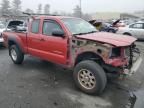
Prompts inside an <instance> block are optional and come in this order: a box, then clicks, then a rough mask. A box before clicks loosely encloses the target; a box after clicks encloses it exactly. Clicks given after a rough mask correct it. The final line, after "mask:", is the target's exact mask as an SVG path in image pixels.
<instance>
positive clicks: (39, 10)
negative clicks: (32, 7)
mask: <svg viewBox="0 0 144 108" xmlns="http://www.w3.org/2000/svg"><path fill="white" fill-rule="evenodd" d="M37 13H38V14H41V13H42V4H39V5H38V9H37Z"/></svg>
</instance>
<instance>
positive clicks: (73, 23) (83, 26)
mask: <svg viewBox="0 0 144 108" xmlns="http://www.w3.org/2000/svg"><path fill="white" fill-rule="evenodd" d="M62 21H63V22H64V24H65V25H66V27H67V28H68V29H69V31H70V32H71V33H72V34H73V35H82V34H89V33H94V32H97V30H96V28H95V27H94V26H92V25H91V24H90V23H88V22H87V21H85V20H82V19H79V18H63V19H62Z"/></svg>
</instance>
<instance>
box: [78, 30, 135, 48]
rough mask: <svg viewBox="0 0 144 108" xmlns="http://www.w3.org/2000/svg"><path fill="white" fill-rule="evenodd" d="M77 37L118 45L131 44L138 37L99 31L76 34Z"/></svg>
mask: <svg viewBox="0 0 144 108" xmlns="http://www.w3.org/2000/svg"><path fill="white" fill-rule="evenodd" d="M76 37H77V38H80V39H87V40H92V41H97V42H103V43H108V44H111V45H114V46H117V47H122V46H129V45H131V44H132V43H133V42H135V41H136V40H137V39H136V38H134V37H132V36H124V35H119V34H114V33H106V32H97V33H91V34H85V35H76Z"/></svg>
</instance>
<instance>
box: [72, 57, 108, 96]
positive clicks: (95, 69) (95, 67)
mask: <svg viewBox="0 0 144 108" xmlns="http://www.w3.org/2000/svg"><path fill="white" fill-rule="evenodd" d="M85 69H86V70H89V71H90V72H91V73H92V74H93V76H94V77H95V81H96V84H95V86H94V87H93V88H92V89H86V88H85V87H84V86H82V84H81V82H80V80H79V72H80V71H81V70H85ZM73 77H74V81H75V83H76V85H77V87H78V88H80V90H82V91H83V92H85V93H87V94H96V95H99V94H101V93H102V92H103V90H104V89H105V86H106V83H107V78H106V74H105V72H104V70H103V69H102V68H101V67H100V65H99V64H97V63H96V62H94V61H90V60H86V61H82V62H80V63H79V64H78V65H76V67H75V69H74V73H73Z"/></svg>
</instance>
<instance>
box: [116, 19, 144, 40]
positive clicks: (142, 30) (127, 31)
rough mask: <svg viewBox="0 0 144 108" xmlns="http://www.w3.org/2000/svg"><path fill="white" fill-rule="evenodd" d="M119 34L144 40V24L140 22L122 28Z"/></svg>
mask: <svg viewBox="0 0 144 108" xmlns="http://www.w3.org/2000/svg"><path fill="white" fill-rule="evenodd" d="M117 33H118V34H123V35H129V36H134V37H136V38H138V39H144V22H141V21H139V22H136V23H133V24H130V25H128V26H126V27H121V28H119V29H118V31H117Z"/></svg>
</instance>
